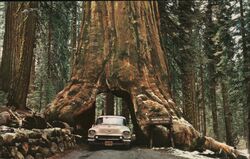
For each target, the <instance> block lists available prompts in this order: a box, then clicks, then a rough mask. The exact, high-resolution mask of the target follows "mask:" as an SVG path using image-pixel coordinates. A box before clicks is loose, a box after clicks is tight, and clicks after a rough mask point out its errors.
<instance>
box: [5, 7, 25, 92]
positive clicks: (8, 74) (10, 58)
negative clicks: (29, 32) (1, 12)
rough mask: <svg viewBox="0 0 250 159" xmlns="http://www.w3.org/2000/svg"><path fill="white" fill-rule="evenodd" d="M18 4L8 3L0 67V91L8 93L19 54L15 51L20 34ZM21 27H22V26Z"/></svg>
mask: <svg viewBox="0 0 250 159" xmlns="http://www.w3.org/2000/svg"><path fill="white" fill-rule="evenodd" d="M18 13H19V12H18V2H13V3H7V9H6V16H5V33H4V42H3V54H2V62H1V67H0V89H2V90H3V91H5V92H8V91H9V89H10V86H11V81H12V79H13V78H14V76H15V75H16V71H17V65H18V64H19V63H17V62H18V61H16V59H19V54H18V53H17V52H16V51H15V50H16V48H17V45H16V44H17V39H18V38H16V37H15V36H16V35H17V36H19V33H18V29H17V26H18V22H19V21H18V20H19V19H18V18H16V16H15V15H16V14H18ZM20 27H21V26H20Z"/></svg>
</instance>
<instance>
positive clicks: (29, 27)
mask: <svg viewBox="0 0 250 159" xmlns="http://www.w3.org/2000/svg"><path fill="white" fill-rule="evenodd" d="M20 7H21V11H20V14H21V13H22V14H23V15H18V16H22V18H23V19H22V20H24V22H23V30H22V32H21V40H20V41H19V42H18V43H17V45H18V46H20V47H19V50H16V51H17V52H18V53H19V54H20V55H21V59H20V66H19V69H18V72H17V74H16V77H15V79H14V80H13V85H12V88H11V90H10V92H9V94H8V103H7V105H9V106H15V107H17V108H20V109H24V108H25V107H26V98H27V94H28V91H29V82H30V72H31V65H32V59H33V49H34V46H35V31H36V25H37V15H36V9H35V8H37V2H22V3H21V5H20ZM22 7H23V8H22ZM19 9H20V8H19ZM24 10H25V11H26V10H27V12H23V11H24Z"/></svg>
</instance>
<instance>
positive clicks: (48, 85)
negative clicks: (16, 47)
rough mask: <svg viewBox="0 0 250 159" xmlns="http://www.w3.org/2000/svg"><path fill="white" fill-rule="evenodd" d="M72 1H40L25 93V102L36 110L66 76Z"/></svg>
mask: <svg viewBox="0 0 250 159" xmlns="http://www.w3.org/2000/svg"><path fill="white" fill-rule="evenodd" d="M73 4H74V2H69V1H65V2H49V1H48V2H41V3H40V8H39V9H40V12H39V26H38V28H39V30H38V32H37V44H36V49H35V57H36V71H35V72H36V73H35V82H34V84H35V89H34V90H33V91H32V92H31V93H30V94H29V97H28V105H29V106H30V107H33V108H34V109H38V110H40V109H42V108H44V106H45V105H47V104H49V103H50V102H51V100H52V99H53V98H54V96H55V95H56V94H57V93H58V92H59V91H61V90H62V89H63V88H64V86H65V84H66V83H67V82H68V80H69V74H70V71H69V69H70V68H69V67H70V56H71V53H72V50H71V47H70V38H71V37H70V32H71V25H72V24H71V23H72V21H71V19H72V16H73V15H72V8H73ZM49 31H51V41H50V39H49V36H48V34H49ZM49 41H50V42H49ZM49 44H50V47H49ZM49 48H50V50H49Z"/></svg>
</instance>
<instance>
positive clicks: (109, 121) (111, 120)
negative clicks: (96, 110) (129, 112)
mask: <svg viewBox="0 0 250 159" xmlns="http://www.w3.org/2000/svg"><path fill="white" fill-rule="evenodd" d="M96 124H97V125H98V124H104V125H126V120H125V119H123V118H115V117H101V118H98V119H97V120H96Z"/></svg>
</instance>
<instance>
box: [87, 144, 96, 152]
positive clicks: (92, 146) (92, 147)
mask: <svg viewBox="0 0 250 159" xmlns="http://www.w3.org/2000/svg"><path fill="white" fill-rule="evenodd" d="M88 149H89V151H95V150H96V149H97V147H96V146H95V145H89V147H88Z"/></svg>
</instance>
